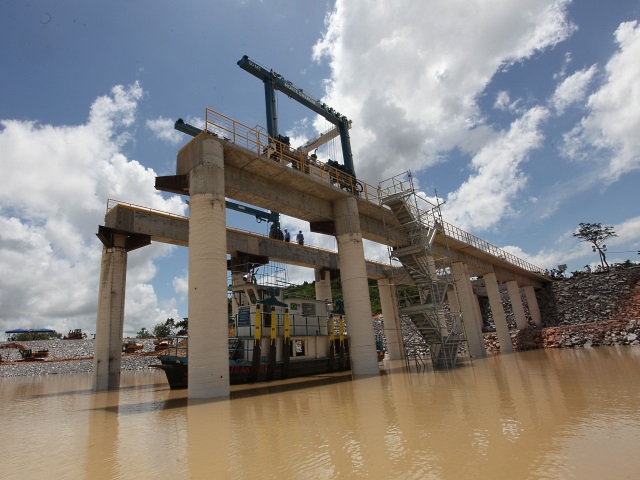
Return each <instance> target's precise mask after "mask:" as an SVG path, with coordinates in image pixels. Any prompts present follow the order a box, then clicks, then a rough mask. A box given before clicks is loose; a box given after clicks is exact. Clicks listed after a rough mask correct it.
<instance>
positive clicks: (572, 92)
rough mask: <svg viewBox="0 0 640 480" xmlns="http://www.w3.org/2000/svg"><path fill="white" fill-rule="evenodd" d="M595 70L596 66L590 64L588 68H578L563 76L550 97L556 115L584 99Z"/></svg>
mask: <svg viewBox="0 0 640 480" xmlns="http://www.w3.org/2000/svg"><path fill="white" fill-rule="evenodd" d="M596 72H597V67H596V66H595V65H592V66H591V67H589V69H588V70H580V71H578V72H576V73H574V74H573V75H571V76H569V77H567V78H565V79H564V80H563V81H562V83H561V84H560V85H558V88H556V91H555V92H554V94H553V97H552V98H551V105H553V107H554V108H555V109H556V113H557V114H558V115H562V114H563V113H564V110H565V109H566V108H567V107H568V106H570V105H572V104H575V103H578V102H581V101H582V100H584V98H585V96H586V94H587V88H588V87H589V84H590V83H591V81H592V80H593V77H594V75H595V74H596Z"/></svg>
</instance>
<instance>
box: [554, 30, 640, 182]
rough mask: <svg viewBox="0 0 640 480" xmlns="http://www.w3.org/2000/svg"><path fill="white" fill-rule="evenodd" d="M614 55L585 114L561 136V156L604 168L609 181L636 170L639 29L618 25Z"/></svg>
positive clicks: (639, 153)
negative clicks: (562, 154) (571, 128)
mask: <svg viewBox="0 0 640 480" xmlns="http://www.w3.org/2000/svg"><path fill="white" fill-rule="evenodd" d="M615 37H616V42H617V44H618V52H617V53H616V54H615V55H614V56H613V57H611V59H610V60H609V62H608V63H607V65H606V67H605V72H606V80H605V83H604V84H603V85H602V87H601V88H600V90H598V91H597V92H596V93H594V94H593V95H591V96H590V97H589V100H588V103H587V107H588V109H589V114H588V115H587V116H585V117H584V118H582V120H581V121H580V123H579V124H578V125H576V126H575V127H574V129H573V130H571V132H569V133H568V134H566V135H565V144H564V146H563V153H564V154H565V155H566V156H568V157H569V158H572V159H574V160H585V161H591V162H597V163H602V159H604V160H605V162H606V165H604V166H603V168H602V169H601V172H602V178H604V179H605V180H607V181H609V182H613V181H615V180H617V179H618V178H620V176H621V175H623V174H625V173H627V172H631V171H634V170H638V169H640V135H638V132H639V131H640V83H639V82H638V78H640V63H638V58H640V27H638V22H637V21H633V22H626V23H622V24H621V25H620V26H619V27H618V29H617V30H616V33H615Z"/></svg>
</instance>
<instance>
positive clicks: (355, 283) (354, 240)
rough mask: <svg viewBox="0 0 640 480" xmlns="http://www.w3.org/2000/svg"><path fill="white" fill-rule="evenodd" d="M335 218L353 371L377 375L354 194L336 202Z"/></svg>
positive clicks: (377, 369) (376, 357)
mask: <svg viewBox="0 0 640 480" xmlns="http://www.w3.org/2000/svg"><path fill="white" fill-rule="evenodd" d="M333 217H334V220H335V226H336V239H337V241H338V262H339V264H340V279H341V281H342V294H343V296H344V309H345V314H346V317H347V325H348V331H349V353H350V358H351V371H352V373H353V375H354V376H364V375H377V374H379V372H380V370H379V368H378V356H377V353H376V345H375V338H374V333H373V322H372V320H371V316H372V315H371V301H370V300H369V284H368V281H367V269H366V263H365V258H364V247H363V244H362V234H361V233H360V218H359V216H358V204H357V202H356V199H355V197H347V198H344V199H340V200H338V201H336V202H335V203H334V204H333Z"/></svg>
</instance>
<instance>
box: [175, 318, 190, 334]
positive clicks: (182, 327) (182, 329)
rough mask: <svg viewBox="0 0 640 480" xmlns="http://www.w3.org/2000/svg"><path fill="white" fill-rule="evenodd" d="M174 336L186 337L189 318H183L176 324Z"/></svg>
mask: <svg viewBox="0 0 640 480" xmlns="http://www.w3.org/2000/svg"><path fill="white" fill-rule="evenodd" d="M176 329H177V330H178V331H177V332H176V335H188V333H189V318H188V317H184V318H183V319H182V320H180V321H179V322H176Z"/></svg>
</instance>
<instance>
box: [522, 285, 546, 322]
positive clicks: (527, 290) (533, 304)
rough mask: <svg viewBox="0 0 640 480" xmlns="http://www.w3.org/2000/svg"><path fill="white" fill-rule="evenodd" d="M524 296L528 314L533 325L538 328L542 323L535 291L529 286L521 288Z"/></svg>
mask: <svg viewBox="0 0 640 480" xmlns="http://www.w3.org/2000/svg"><path fill="white" fill-rule="evenodd" d="M523 290H524V295H525V297H526V299H527V305H528V306H529V313H530V314H531V320H533V323H534V325H536V326H538V325H540V324H541V323H542V318H541V316H540V307H539V306H538V299H537V298H536V291H535V290H534V288H533V287H532V286H531V285H527V286H526V287H523Z"/></svg>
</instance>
